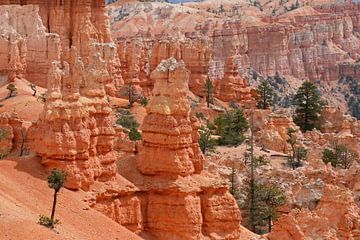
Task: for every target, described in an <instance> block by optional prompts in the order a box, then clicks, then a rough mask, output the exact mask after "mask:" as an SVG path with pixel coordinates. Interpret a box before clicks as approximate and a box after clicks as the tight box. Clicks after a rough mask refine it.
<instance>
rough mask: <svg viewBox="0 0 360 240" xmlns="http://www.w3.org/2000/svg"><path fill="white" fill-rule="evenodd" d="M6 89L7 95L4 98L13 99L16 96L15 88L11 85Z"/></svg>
mask: <svg viewBox="0 0 360 240" xmlns="http://www.w3.org/2000/svg"><path fill="white" fill-rule="evenodd" d="M6 89H7V90H9V95H8V96H7V97H6V98H11V97H15V95H16V94H17V88H16V86H15V84H13V83H10V84H9V85H7V87H6Z"/></svg>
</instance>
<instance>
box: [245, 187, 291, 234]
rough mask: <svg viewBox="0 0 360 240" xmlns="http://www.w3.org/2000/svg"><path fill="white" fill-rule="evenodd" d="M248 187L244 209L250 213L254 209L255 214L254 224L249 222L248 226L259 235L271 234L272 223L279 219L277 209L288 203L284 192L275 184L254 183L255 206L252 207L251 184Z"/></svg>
mask: <svg viewBox="0 0 360 240" xmlns="http://www.w3.org/2000/svg"><path fill="white" fill-rule="evenodd" d="M246 186H247V187H246V189H245V194H246V196H245V200H244V202H243V208H244V210H245V211H246V212H248V211H250V208H251V207H252V211H253V213H254V217H253V219H252V221H253V222H249V223H248V225H249V226H252V230H253V231H254V232H255V233H258V234H263V233H265V232H271V227H272V222H273V221H274V220H276V219H277V218H278V214H277V209H278V207H279V206H281V205H283V204H284V203H285V201H286V198H285V195H284V193H283V191H282V190H281V189H280V188H279V187H277V186H276V185H275V184H270V183H267V184H262V183H258V182H256V181H254V183H253V188H254V191H253V205H252V206H251V205H250V202H251V198H252V194H251V186H250V183H248V184H247V185H246Z"/></svg>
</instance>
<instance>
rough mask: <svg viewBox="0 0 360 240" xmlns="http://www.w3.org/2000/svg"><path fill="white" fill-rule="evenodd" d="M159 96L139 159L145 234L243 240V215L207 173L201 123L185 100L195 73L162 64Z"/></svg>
mask: <svg viewBox="0 0 360 240" xmlns="http://www.w3.org/2000/svg"><path fill="white" fill-rule="evenodd" d="M151 77H152V78H153V79H154V81H155V86H154V90H153V94H154V97H153V98H152V99H151V100H150V102H149V105H148V107H147V113H148V115H147V116H146V117H145V119H144V123H143V125H142V135H143V150H142V151H141V152H140V154H139V156H138V159H137V161H138V169H139V171H140V173H141V177H140V179H142V180H139V179H137V180H134V182H135V185H136V186H137V187H139V189H140V190H141V191H142V192H144V194H145V198H146V199H147V201H146V202H144V203H143V204H144V205H145V206H144V208H145V209H147V210H146V214H145V216H146V218H145V219H144V222H145V226H144V228H145V230H146V231H147V232H148V233H150V234H152V235H154V236H155V237H156V239H184V240H185V239H194V240H195V239H196V240H197V239H205V238H206V237H210V239H238V238H239V237H240V233H241V232H240V212H239V210H238V207H237V204H236V201H235V199H234V198H233V197H232V195H231V194H230V193H229V191H228V186H227V184H226V183H225V182H223V181H222V180H220V179H218V177H217V176H215V175H211V174H209V173H208V172H206V171H204V169H203V161H204V157H203V155H202V153H201V151H200V148H199V145H198V142H197V140H198V137H199V136H198V132H197V130H198V128H199V123H198V122H197V119H196V118H195V117H191V116H190V105H189V102H188V100H187V98H186V95H187V92H188V91H189V88H188V81H189V77H190V72H189V71H188V70H187V69H186V68H185V64H184V62H183V61H177V60H176V59H175V58H170V59H167V60H163V61H162V62H161V63H160V64H159V66H158V67H157V68H156V69H155V71H154V72H153V73H152V74H151Z"/></svg>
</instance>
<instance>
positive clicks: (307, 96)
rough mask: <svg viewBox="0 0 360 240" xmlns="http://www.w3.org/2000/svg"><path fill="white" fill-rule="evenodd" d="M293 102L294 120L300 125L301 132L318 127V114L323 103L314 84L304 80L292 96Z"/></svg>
mask: <svg viewBox="0 0 360 240" xmlns="http://www.w3.org/2000/svg"><path fill="white" fill-rule="evenodd" d="M293 103H294V105H295V106H296V111H295V117H294V122H295V123H296V124H297V125H298V126H300V128H301V130H302V131H303V132H305V131H308V130H312V129H314V128H315V127H318V125H317V124H318V120H319V114H320V112H321V110H322V107H323V103H322V101H321V100H320V94H319V91H318V90H317V88H316V86H315V85H314V84H313V83H311V82H309V81H305V82H304V83H303V84H302V85H301V87H300V88H299V89H298V91H297V93H296V95H295V96H294V99H293Z"/></svg>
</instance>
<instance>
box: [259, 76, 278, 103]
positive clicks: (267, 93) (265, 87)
mask: <svg viewBox="0 0 360 240" xmlns="http://www.w3.org/2000/svg"><path fill="white" fill-rule="evenodd" d="M257 92H258V94H259V101H258V104H257V107H258V108H259V109H269V108H270V107H271V106H272V104H273V98H274V92H273V90H272V88H271V86H270V84H269V82H268V80H263V81H261V83H260V85H259V86H258V88H257Z"/></svg>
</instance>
